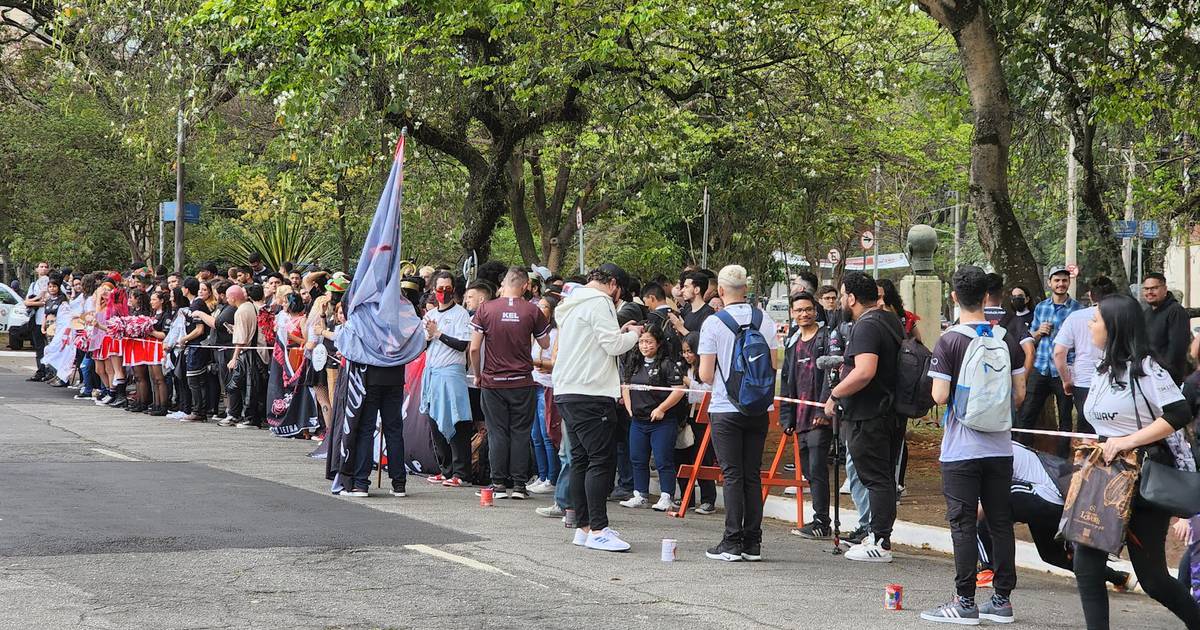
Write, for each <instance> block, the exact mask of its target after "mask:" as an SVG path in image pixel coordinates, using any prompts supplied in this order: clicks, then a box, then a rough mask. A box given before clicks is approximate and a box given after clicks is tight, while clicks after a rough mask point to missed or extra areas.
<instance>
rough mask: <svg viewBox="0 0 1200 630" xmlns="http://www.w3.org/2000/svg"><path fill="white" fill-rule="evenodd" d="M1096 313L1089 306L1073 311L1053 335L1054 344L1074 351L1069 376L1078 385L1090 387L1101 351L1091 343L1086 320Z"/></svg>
mask: <svg viewBox="0 0 1200 630" xmlns="http://www.w3.org/2000/svg"><path fill="white" fill-rule="evenodd" d="M1095 314H1096V307H1095V306H1091V307H1088V308H1085V309H1082V310H1078V311H1075V312H1074V313H1071V314H1070V315H1067V318H1066V319H1065V320H1063V324H1062V328H1059V330H1058V335H1056V336H1055V337H1054V343H1055V345H1059V346H1064V347H1065V348H1066V349H1067V350H1074V351H1075V362H1074V363H1072V364H1071V376H1072V378H1073V379H1074V383H1075V385H1076V386H1078V387H1091V386H1092V378H1093V377H1094V376H1095V375H1096V364H1097V363H1100V357H1101V356H1102V355H1103V352H1102V351H1101V350H1100V348H1097V347H1096V344H1094V343H1092V331H1090V330H1088V322H1090V321H1092V316H1094V315H1095Z"/></svg>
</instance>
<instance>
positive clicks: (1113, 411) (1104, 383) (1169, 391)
mask: <svg viewBox="0 0 1200 630" xmlns="http://www.w3.org/2000/svg"><path fill="white" fill-rule="evenodd" d="M1142 369H1143V370H1144V371H1145V372H1146V375H1145V376H1143V377H1142V378H1140V379H1138V380H1137V383H1136V386H1135V388H1136V389H1137V399H1136V401H1135V400H1134V395H1133V394H1134V392H1133V389H1135V388H1131V387H1130V386H1129V383H1128V380H1129V379H1128V377H1129V370H1126V371H1125V374H1124V375H1122V377H1121V380H1120V381H1114V380H1113V378H1112V373H1111V372H1109V373H1107V374H1101V373H1099V372H1097V373H1096V377H1095V378H1094V379H1092V387H1091V388H1090V389H1089V390H1088V397H1087V402H1086V403H1085V404H1084V406H1083V415H1084V416H1086V417H1087V420H1088V422H1089V423H1091V425H1092V426H1093V427H1094V428H1095V429H1096V433H1097V434H1098V435H1103V436H1104V437H1122V436H1125V435H1130V434H1132V433H1136V432H1137V430H1138V417H1139V416H1140V418H1141V421H1142V427H1147V426H1150V423H1151V422H1154V420H1155V419H1156V418H1160V417H1162V410H1163V407H1165V406H1167V405H1169V404H1171V403H1173V402H1179V401H1181V400H1183V399H1184V398H1183V392H1181V391H1179V386H1178V385H1176V384H1175V381H1174V380H1172V379H1171V375H1170V374H1168V373H1167V371H1166V370H1165V369H1163V367H1162V366H1161V365H1159V364H1158V363H1157V362H1155V361H1154V359H1150V358H1147V359H1146V360H1145V361H1143V362H1142ZM1135 404H1136V405H1137V407H1136V410H1137V415H1135V413H1134V410H1135V407H1134V405H1135ZM1147 406H1148V407H1149V408H1147Z"/></svg>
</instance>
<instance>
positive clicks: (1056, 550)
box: [975, 479, 1128, 585]
mask: <svg viewBox="0 0 1200 630" xmlns="http://www.w3.org/2000/svg"><path fill="white" fill-rule="evenodd" d="M1009 507H1011V508H1012V520H1013V525H1014V526H1015V525H1016V524H1017V523H1025V524H1026V525H1028V526H1029V535H1030V536H1031V537H1032V538H1033V544H1034V546H1036V547H1037V550H1038V556H1039V557H1040V558H1041V559H1042V562H1045V563H1046V564H1052V565H1054V566H1056V567H1059V568H1061V569H1066V570H1068V571H1073V570H1074V566H1073V565H1072V564H1071V553H1070V551H1071V549H1070V547H1069V546H1068V545H1069V543H1064V542H1063V541H1061V540H1058V539H1057V538H1056V537H1057V536H1058V523H1059V521H1061V520H1062V513H1063V506H1062V505H1061V504H1058V503H1051V502H1050V501H1047V500H1045V499H1043V498H1042V497H1040V496H1038V495H1037V494H1035V493H1034V492H1033V488H1032V487H1031V486H1030V485H1029V484H1027V483H1024V482H1021V481H1017V480H1015V479H1014V480H1013V483H1012V492H1011V495H1010V500H1009ZM975 535H976V536H978V537H979V564H980V566H982V567H983V568H985V569H993V568H994V567H993V565H992V535H991V530H989V529H988V525H987V521H986V520H980V521H978V522H977V523H976V524H975ZM1127 577H1128V575H1127V574H1125V573H1122V572H1120V571H1117V570H1116V569H1113V568H1111V567H1106V568H1105V572H1104V579H1105V580H1107V581H1108V582H1111V583H1112V584H1114V585H1123V584H1124V583H1125V580H1126V578H1127Z"/></svg>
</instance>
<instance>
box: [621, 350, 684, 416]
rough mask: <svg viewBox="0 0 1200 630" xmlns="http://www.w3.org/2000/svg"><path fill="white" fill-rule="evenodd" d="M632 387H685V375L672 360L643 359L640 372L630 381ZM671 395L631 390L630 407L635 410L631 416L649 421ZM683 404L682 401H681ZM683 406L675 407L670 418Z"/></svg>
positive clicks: (669, 414) (661, 392)
mask: <svg viewBox="0 0 1200 630" xmlns="http://www.w3.org/2000/svg"><path fill="white" fill-rule="evenodd" d="M629 383H630V384H631V385H653V386H655V387H675V386H678V385H683V374H682V373H681V372H680V369H679V366H678V365H677V364H676V363H675V362H674V361H671V360H666V361H661V360H651V361H649V362H647V361H646V359H645V358H643V359H642V365H641V367H640V368H638V371H637V372H635V373H634V375H633V376H632V377H631V378H630V379H629ZM670 395H671V392H663V391H639V390H636V389H631V390H629V406H630V407H631V408H632V409H633V412H632V413H631V414H630V415H632V416H633V417H634V418H637V419H639V420H649V419H650V413H651V412H652V411H654V410H655V409H657V408H658V406H659V405H661V404H662V403H663V401H665V400H666V399H667V397H668V396H670ZM681 402H682V401H681ZM680 406H681V405H675V407H673V408H672V409H671V413H668V414H667V416H668V417H672V416H674V413H675V412H676V410H678V409H679V408H680Z"/></svg>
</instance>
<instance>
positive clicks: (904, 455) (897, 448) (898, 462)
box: [892, 416, 908, 500]
mask: <svg viewBox="0 0 1200 630" xmlns="http://www.w3.org/2000/svg"><path fill="white" fill-rule="evenodd" d="M892 470H894V471H895V475H896V486H897V490H896V492H897V493H899V486H903V485H904V475H905V474H906V473H907V472H908V418H905V417H903V416H897V417H896V439H895V440H894V441H893V442H892ZM898 499H899V497H897V500H898Z"/></svg>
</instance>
